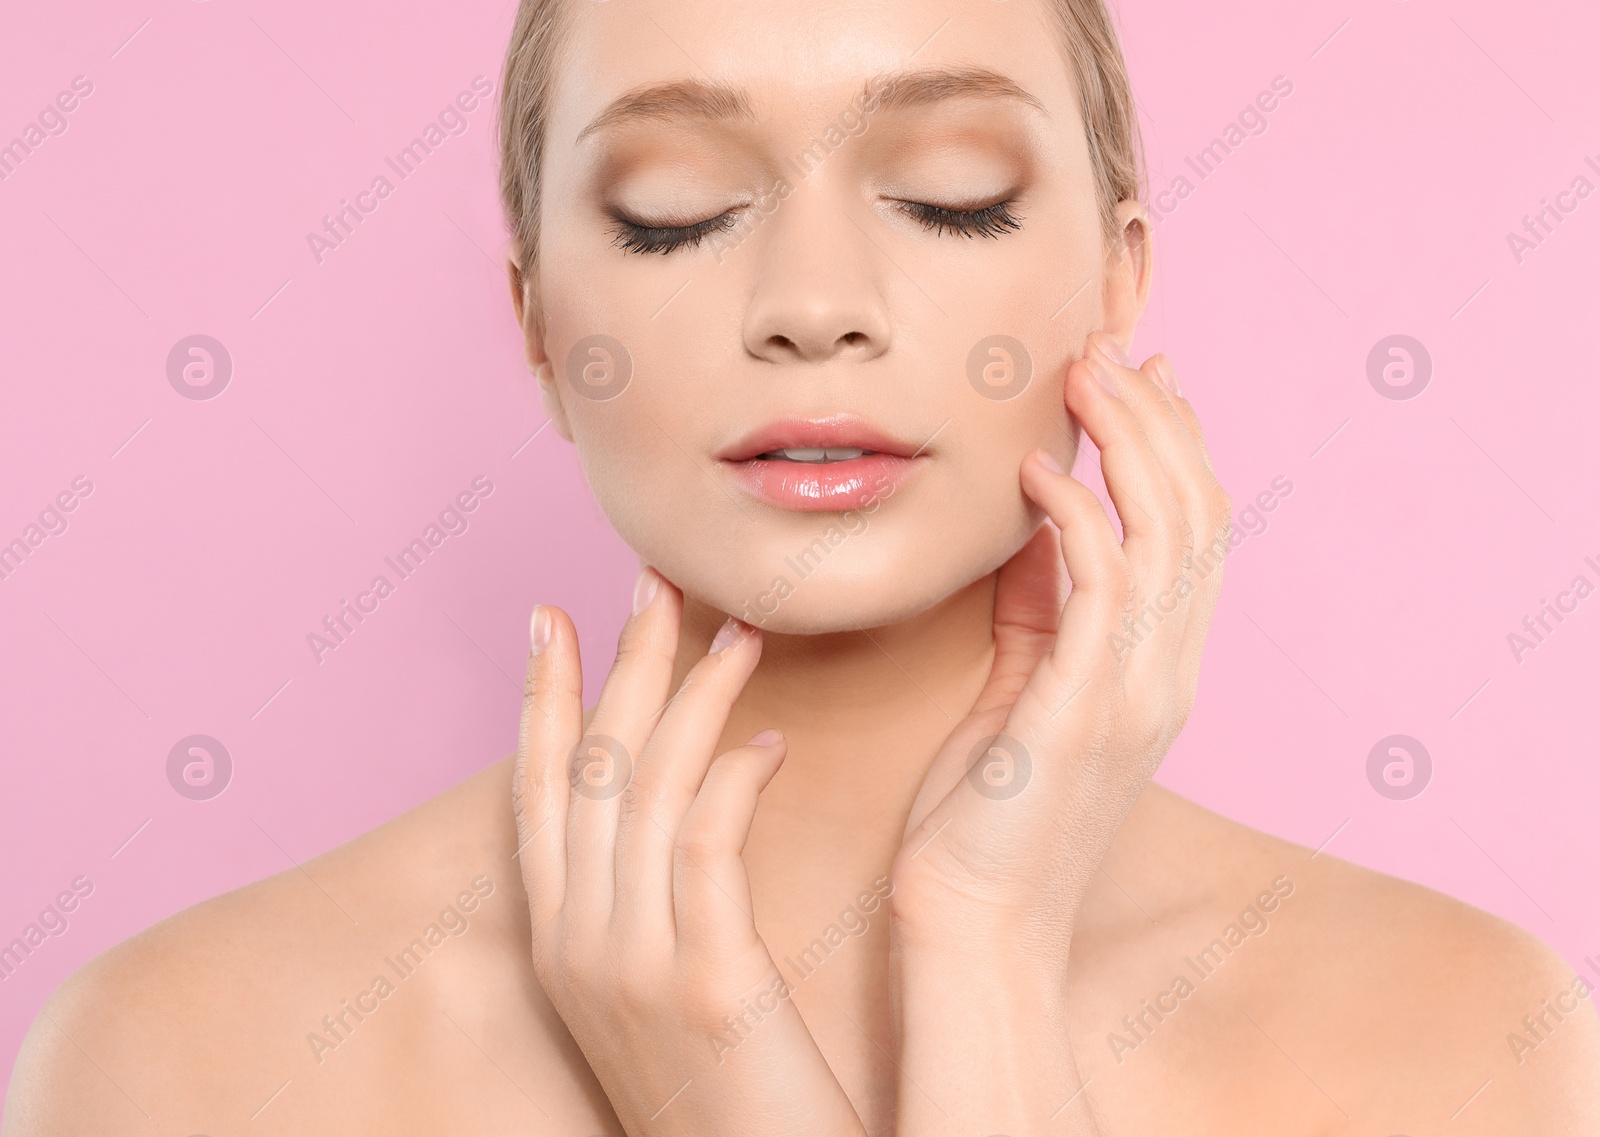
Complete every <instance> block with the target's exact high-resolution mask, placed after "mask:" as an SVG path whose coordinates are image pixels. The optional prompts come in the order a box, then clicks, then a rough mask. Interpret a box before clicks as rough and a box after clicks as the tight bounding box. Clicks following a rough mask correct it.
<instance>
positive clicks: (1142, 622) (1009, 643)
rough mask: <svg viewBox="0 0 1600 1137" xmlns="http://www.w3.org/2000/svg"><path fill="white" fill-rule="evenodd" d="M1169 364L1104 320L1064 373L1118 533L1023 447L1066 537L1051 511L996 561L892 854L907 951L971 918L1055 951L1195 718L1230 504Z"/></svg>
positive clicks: (1002, 937)
mask: <svg viewBox="0 0 1600 1137" xmlns="http://www.w3.org/2000/svg"><path fill="white" fill-rule="evenodd" d="M1172 375H1173V372H1172V368H1171V365H1170V364H1169V363H1168V362H1167V361H1166V360H1165V359H1164V358H1163V357H1161V356H1154V357H1152V358H1151V359H1149V360H1147V361H1146V362H1145V364H1144V366H1143V367H1141V368H1135V367H1133V366H1132V364H1131V363H1129V362H1128V361H1127V359H1126V357H1125V356H1123V355H1122V352H1121V351H1120V349H1119V348H1118V347H1117V345H1116V343H1115V341H1114V340H1112V339H1111V338H1110V337H1109V336H1107V335H1105V334H1104V333H1095V334H1094V336H1092V337H1091V342H1090V349H1089V351H1088V353H1087V354H1086V355H1085V357H1084V359H1083V360H1082V361H1080V362H1076V363H1074V364H1073V365H1072V367H1071V368H1070V369H1069V372H1068V376H1067V382H1066V404H1067V409H1068V410H1069V411H1070V412H1071V413H1072V414H1073V415H1074V416H1075V417H1076V418H1077V419H1078V420H1079V421H1080V422H1081V423H1082V424H1083V427H1084V429H1085V431H1086V432H1087V433H1088V435H1089V437H1090V438H1091V439H1093V440H1094V442H1095V444H1096V445H1097V446H1098V447H1099V448H1100V453H1101V467H1102V470H1103V471H1104V474H1105V480H1106V486H1107V489H1108V490H1109V492H1110V496H1111V499H1112V502H1113V504H1114V505H1115V507H1116V510H1117V513H1118V515H1119V516H1120V518H1121V521H1122V529H1123V533H1124V537H1123V539H1122V540H1121V541H1120V542H1119V541H1118V539H1117V535H1116V533H1115V531H1114V530H1113V529H1112V526H1111V522H1110V519H1109V518H1108V517H1107V515H1106V512H1105V510H1104V508H1103V507H1102V506H1101V504H1100V502H1099V500H1098V499H1097V498H1096V497H1095V495H1094V494H1093V493H1092V492H1091V491H1090V490H1089V489H1088V488H1087V487H1086V486H1084V485H1083V484H1082V483H1081V482H1078V481H1077V480H1075V479H1074V478H1072V477H1071V476H1070V475H1068V474H1066V473H1063V472H1061V471H1060V469H1059V467H1057V466H1056V465H1055V463H1054V462H1053V461H1052V460H1050V459H1049V458H1048V456H1045V455H1044V454H1043V452H1042V451H1041V452H1035V453H1034V454H1032V455H1030V456H1029V457H1028V458H1027V459H1026V460H1025V461H1024V462H1023V464H1022V471H1021V477H1022V486H1023V489H1024V491H1025V492H1026V493H1027V495H1028V496H1029V497H1030V498H1031V499H1032V500H1033V501H1035V502H1036V503H1038V505H1039V506H1040V507H1041V508H1042V509H1043V510H1044V512H1045V514H1046V515H1047V516H1048V517H1049V518H1050V520H1051V521H1052V522H1054V526H1055V528H1056V529H1057V530H1059V545H1058V543H1057V542H1058V535H1057V534H1056V533H1054V532H1052V530H1051V527H1050V526H1043V527H1041V529H1040V531H1039V532H1038V533H1036V534H1035V535H1034V538H1033V539H1032V540H1031V541H1030V542H1029V543H1028V544H1027V545H1026V546H1025V547H1024V548H1023V549H1022V551H1021V552H1019V553H1018V554H1017V555H1016V556H1015V557H1014V558H1013V559H1012V560H1011V561H1010V562H1009V563H1008V564H1007V565H1006V566H1005V567H1004V568H1003V569H1002V570H1001V573H1000V579H999V583H998V586H997V592H996V599H995V615H994V637H995V658H994V665H993V669H992V671H991V674H990V676H989V680H988V682H987V684H986V685H985V687H984V689H983V692H982V693H981V694H980V696H979V698H978V700H977V702H976V704H975V705H974V708H973V710H972V713H971V714H970V715H969V716H968V717H967V718H966V719H965V720H964V721H963V722H962V723H961V724H960V725H959V726H958V727H957V728H956V729H955V731H954V732H953V733H952V734H951V735H950V737H949V739H948V740H947V742H946V743H945V745H944V747H943V748H942V749H941V751H940V753H939V755H938V756H937V758H936V759H935V761H934V764H933V766H932V767H931V769H930V771H929V773H928V775H927V778H926V780H925V782H924V784H923V787H922V790H921V792H920V793H919V795H918V797H917V799H916V802H915V804H914V805H913V808H912V813H911V818H910V821H909V823H908V825H907V830H906V837H905V842H904V845H903V847H902V848H901V850H900V853H899V856H898V857H897V858H896V861H895V866H894V883H895V888H894V919H895V929H896V934H897V937H898V940H899V942H900V944H901V945H902V946H903V948H904V949H905V950H918V948H919V946H921V945H927V944H933V943H936V942H945V943H946V945H947V946H948V940H949V939H950V937H961V938H962V939H964V940H968V941H971V946H972V948H973V949H974V950H976V951H980V952H981V950H982V949H984V948H987V947H990V946H993V945H996V944H1010V945H1018V944H1033V945H1040V946H1042V947H1043V950H1045V951H1047V952H1053V951H1055V950H1059V951H1060V952H1061V953H1062V958H1061V960H1060V961H1058V962H1062V963H1064V961H1065V955H1064V953H1065V951H1066V948H1067V945H1068V943H1069V941H1070V933H1071V929H1072V926H1073V920H1074V917H1075V915H1076V912H1077V907H1078V903H1079V901H1080V899H1081V897H1082V896H1083V893H1084V891H1085V889H1086V888H1087V886H1088V884H1089V881H1090V878H1091V877H1092V875H1093V874H1094V873H1095V872H1096V870H1097V869H1098V867H1099V865H1100V862H1101V859H1102V858H1103V857H1104V855H1105V853H1106V850H1107V849H1108V848H1109V846H1110V844H1111V841H1112V839H1113V838H1114V837H1115V836H1116V833H1117V830H1118V829H1119V828H1120V827H1121V825H1122V822H1123V819H1124V818H1125V817H1126V815H1127V813H1128V810H1129V809H1130V808H1131V807H1132V806H1133V803H1134V800H1135V799H1136V798H1137V797H1138V796H1139V794H1140V792H1141V791H1143V789H1144V788H1145V786H1146V785H1147V783H1148V782H1149V780H1150V778H1151V775H1152V774H1154V773H1155V770H1156V767H1157V766H1159V765H1160V763H1161V759H1162V757H1163V756H1164V755H1165V754H1166V751H1167V748H1168V746H1170V745H1171V743H1172V740H1173V739H1174V738H1175V737H1176V736H1177V734H1178V731H1179V730H1180V729H1182V727H1183V724H1184V722H1185V720H1186V719H1187V718H1188V715H1189V710H1190V707H1191V706H1192V705H1193V702H1194V696H1195V687H1196V682H1197V679H1198V675H1199V669H1200V651H1201V647H1202V644H1203V642H1204V639H1205V635H1206V630H1207V627H1208V625H1209V623H1210V620H1211V614H1212V611H1213V609H1214V608H1215V605H1216V599H1217V592H1218V589H1219V588H1220V585H1221V579H1222V564H1221V562H1222V559H1223V557H1224V556H1225V554H1226V552H1227V547H1228V541H1229V535H1230V527H1229V525H1230V516H1231V506H1230V504H1229V501H1228V497H1227V495H1226V494H1225V493H1224V492H1223V491H1222V488H1221V486H1219V485H1218V483H1217V480H1216V477H1215V476H1214V475H1213V473H1212V469H1211V462H1210V459H1209V457H1208V456H1207V454H1206V450H1205V445H1204V442H1203V441H1202V439H1201V435H1200V428H1199V423H1198V420H1197V419H1196V417H1195V414H1194V411H1193V410H1192V409H1191V408H1190V406H1189V403H1188V402H1187V401H1186V400H1185V399H1183V398H1181V397H1180V396H1179V395H1178V394H1177V393H1176V390H1175V388H1176V383H1175V382H1171V383H1170V385H1169V381H1170V377H1171V376H1172ZM1163 377H1166V380H1164V378H1163ZM1058 548H1059V552H1058V551H1057V550H1058ZM1063 559H1064V560H1065V568H1066V572H1067V575H1068V576H1069V577H1070V578H1071V585H1072V587H1071V594H1070V596H1069V597H1068V598H1067V600H1066V602H1065V606H1063V605H1062V602H1061V588H1062V583H1061V573H1060V569H1061V565H1062V560H1063ZM1034 932H1037V933H1039V934H1038V935H1033V934H1030V933H1034ZM1045 945H1048V946H1045ZM957 954H960V955H970V953H969V952H966V951H959V952H957ZM1041 962H1045V961H1041Z"/></svg>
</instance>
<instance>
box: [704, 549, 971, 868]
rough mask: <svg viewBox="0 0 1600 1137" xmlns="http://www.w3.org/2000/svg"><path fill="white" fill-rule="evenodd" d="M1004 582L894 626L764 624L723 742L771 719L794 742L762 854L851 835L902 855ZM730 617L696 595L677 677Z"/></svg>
mask: <svg viewBox="0 0 1600 1137" xmlns="http://www.w3.org/2000/svg"><path fill="white" fill-rule="evenodd" d="M994 588H995V576H994V575H993V574H990V575H988V576H985V577H983V578H981V579H979V580H977V581H975V582H974V583H972V584H970V585H968V586H967V587H965V588H963V589H961V590H959V591H957V592H955V593H954V594H952V595H951V596H949V597H947V598H945V599H944V600H943V601H941V602H940V603H938V604H937V605H935V606H934V607H933V608H931V609H929V610H928V611H926V612H923V613H920V614H919V615H916V616H913V617H912V618H910V619H908V620H904V621H902V622H900V623H896V624H891V625H888V626H885V627H879V628H872V629H864V630H860V631H852V632H837V633H831V634H826V635H811V636H799V635H783V634H775V633H770V632H764V633H763V641H764V642H763V645H762V654H761V662H760V664H759V665H758V666H757V668H756V671H755V673H754V674H753V675H752V676H751V678H750V681H749V683H748V684H747V685H746V687H745V690H744V692H743V693H742V695H741V696H740V698H739V700H738V702H737V703H736V704H735V706H734V708H733V711H732V713H731V714H730V715H729V719H728V726H727V729H726V730H725V731H724V732H723V737H722V741H721V743H720V745H719V748H718V750H719V753H720V752H721V751H723V750H727V749H729V748H730V747H734V746H739V745H741V744H742V743H744V741H745V740H746V739H748V738H750V737H752V736H753V735H755V734H756V733H758V732H759V731H762V730H766V729H768V728H776V729H778V730H781V731H782V732H783V734H784V737H785V738H786V739H787V742H788V754H787V757H786V758H785V760H784V765H783V768H782V769H781V770H780V771H779V773H778V775H777V777H776V778H774V779H773V782H772V784H771V785H770V786H768V788H767V790H766V791H765V792H764V793H763V794H762V798H761V809H760V812H759V813H758V815H757V827H756V832H755V834H754V835H753V836H752V846H755V847H754V848H752V849H751V853H752V854H755V855H759V850H760V847H761V846H766V845H769V844H776V845H790V848H791V850H792V844H791V843H792V842H803V843H805V844H806V845H808V846H809V847H810V848H812V849H818V848H831V849H834V850H841V851H842V850H843V849H844V848H845V847H846V846H848V847H850V848H853V849H856V850H859V851H860V854H861V855H862V856H863V857H865V858H866V859H867V860H869V861H871V860H876V859H882V858H883V857H884V856H885V850H887V856H888V857H892V856H893V853H894V850H895V849H897V848H898V847H899V842H900V838H901V835H902V831H903V828H904V825H905V819H906V816H907V814H908V813H909V812H910V809H911V803H912V799H913V798H914V797H915V796H916V793H917V789H918V787H919V786H920V785H921V782H922V778H923V775H924V774H925V773H926V772H927V769H928V766H929V764H930V763H931V762H932V760H933V757H934V754H935V753H936V752H937V750H938V749H939V746H940V745H941V744H942V743H943V742H944V740H945V737H946V736H947V735H948V734H949V733H950V731H951V729H952V728H954V727H955V725H956V724H957V723H958V722H960V721H961V719H962V718H963V717H964V716H965V715H966V714H967V712H968V711H969V710H970V709H971V707H972V704H973V702H974V701H975V700H976V698H977V696H978V692H979V690H980V689H981V688H982V686H983V683H984V680H985V679H986V678H987V677H988V673H989V667H990V664H991V662H992V660H993V655H994V639H993V622H994ZM724 618H725V617H724V615H723V614H722V613H720V612H717V611H714V610H713V609H711V608H709V607H708V606H706V605H703V604H699V603H696V602H694V601H692V600H691V601H687V602H686V606H685V612H684V624H683V635H682V637H681V640H680V644H679V649H678V650H679V654H678V660H677V667H676V674H677V677H678V679H680V680H681V678H682V677H683V675H684V674H686V673H687V671H688V670H689V667H690V666H691V665H692V664H693V663H694V661H695V660H696V659H698V658H699V657H700V656H701V655H702V654H703V653H704V652H705V650H706V646H707V645H708V644H709V642H710V640H711V637H712V636H713V635H714V634H715V633H716V630H717V628H718V627H719V626H720V625H721V623H722V621H723V619H724ZM772 852H773V853H774V855H780V856H781V855H782V854H781V852H780V851H779V850H778V849H773V850H772ZM790 855H791V856H792V851H791V853H790ZM841 855H842V852H841ZM884 864H885V867H886V864H887V862H886V861H885V862H884Z"/></svg>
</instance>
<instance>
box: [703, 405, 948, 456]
mask: <svg viewBox="0 0 1600 1137" xmlns="http://www.w3.org/2000/svg"><path fill="white" fill-rule="evenodd" d="M817 447H823V448H832V449H845V448H853V449H857V450H873V451H876V452H878V453H879V454H890V455H893V456H895V457H897V458H911V457H914V456H915V455H916V454H918V453H920V452H921V449H922V447H921V446H918V445H915V444H913V443H909V442H906V441H904V440H903V439H899V438H895V437H894V436H893V435H891V434H887V433H885V432H884V431H882V430H879V429H878V428H877V427H875V426H873V425H872V424H871V423H869V422H866V421H865V420H863V419H860V418H857V417H856V416H855V415H832V416H830V417H828V418H782V419H778V420H777V421H776V422H770V423H768V424H767V425H766V426H762V427H758V428H757V429H756V430H753V431H751V432H750V433H749V434H746V435H744V436H742V437H741V438H740V439H739V440H738V441H736V442H734V443H732V444H731V445H729V446H728V447H726V448H725V449H724V450H723V451H722V452H721V453H720V454H718V455H717V457H718V458H720V459H722V460H723V461H725V462H744V461H748V460H749V459H751V458H755V457H758V456H760V455H762V454H767V453H769V452H771V451H773V450H807V449H816V448H817Z"/></svg>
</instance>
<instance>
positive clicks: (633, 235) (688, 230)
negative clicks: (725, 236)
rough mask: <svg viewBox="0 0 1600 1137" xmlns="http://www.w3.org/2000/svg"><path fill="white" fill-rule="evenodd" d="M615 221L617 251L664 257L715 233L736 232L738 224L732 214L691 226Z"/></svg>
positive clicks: (693, 245)
mask: <svg viewBox="0 0 1600 1137" xmlns="http://www.w3.org/2000/svg"><path fill="white" fill-rule="evenodd" d="M615 221H616V225H615V227H614V228H613V232H614V234H615V238H614V239H613V240H612V242H611V243H612V244H613V245H616V246H617V248H619V249H621V250H622V251H623V252H626V253H660V254H661V255H662V256H666V255H667V254H668V253H671V252H674V251H675V250H677V249H683V248H690V249H692V248H694V247H695V246H697V245H699V244H700V243H701V242H702V241H704V240H705V239H706V238H707V237H709V236H711V235H712V234H713V233H720V232H723V231H724V230H727V229H731V228H733V226H734V223H735V219H734V215H733V212H732V211H729V212H727V213H719V214H718V215H717V216H715V217H708V218H706V220H704V221H696V222H693V223H692V224H689V225H641V224H639V223H638V222H636V221H630V220H628V219H627V218H626V217H617V218H616V219H615Z"/></svg>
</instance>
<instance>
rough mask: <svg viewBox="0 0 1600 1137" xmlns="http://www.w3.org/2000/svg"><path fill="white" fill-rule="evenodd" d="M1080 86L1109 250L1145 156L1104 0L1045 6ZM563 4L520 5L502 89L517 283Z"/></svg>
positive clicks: (532, 227) (504, 187) (503, 163)
mask: <svg viewBox="0 0 1600 1137" xmlns="http://www.w3.org/2000/svg"><path fill="white" fill-rule="evenodd" d="M1049 2H1050V3H1051V4H1052V6H1053V7H1054V8H1055V11H1056V16H1057V19H1058V20H1059V21H1060V23H1061V30H1062V38H1063V40H1064V42H1065V45H1066V50H1067V55H1068V58H1069V59H1070V60H1071V62H1072V69H1073V72H1074V73H1075V74H1076V75H1077V78H1078V102H1079V110H1080V112H1081V113H1082V115H1083V121H1084V124H1085V126H1086V128H1087V129H1086V135H1087V140H1088V144H1089V160H1090V162H1091V163H1092V164H1093V168H1094V175H1095V191H1096V196H1097V198H1098V204H1099V212H1100V226H1101V230H1102V233H1103V235H1104V238H1105V240H1106V243H1107V247H1108V248H1109V249H1116V248H1117V247H1118V246H1119V245H1120V243H1121V240H1122V234H1121V231H1120V228H1119V226H1118V225H1117V221H1116V206H1117V203H1118V202H1121V201H1127V200H1130V199H1132V200H1143V197H1144V184H1145V182H1144V148H1143V140H1142V139H1141V137H1140V134H1139V119H1138V114H1137V111H1136V108H1135V106H1134V102H1133V88H1132V87H1131V86H1130V85H1129V83H1128V68H1127V64H1126V62H1125V61H1124V60H1123V58H1122V47H1121V45H1120V44H1119V43H1118V42H1117V33H1116V29H1115V28H1114V27H1113V26H1112V23H1111V14H1110V13H1109V12H1108V11H1107V10H1106V6H1105V0H1049ZM563 7H564V0H521V2H520V3H519V5H518V7H517V21H516V25H515V26H514V27H513V28H512V31H511V42H510V44H509V45H508V46H507V48H506V63H505V70H504V73H503V74H502V76H501V84H500V203H501V206H502V208H503V209H504V210H505V215H506V225H507V227H508V228H509V229H510V231H511V235H512V236H513V237H514V238H515V240H516V242H517V247H518V249H519V250H520V254H519V256H518V267H519V268H520V269H521V271H522V274H523V276H524V278H526V277H528V276H530V275H531V274H532V272H533V268H534V265H535V263H536V262H537V260H538V241H539V203H540V192H539V191H540V171H541V169H542V165H541V164H542V162H543V160H544V150H545V132H546V127H547V125H548V121H549V112H550V91H551V84H552V82H553V77H554V75H555V71H556V66H555V65H556V54H557V52H558V51H559V49H560V44H561V39H562V31H563V24H562V20H561V12H562V9H563Z"/></svg>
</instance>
